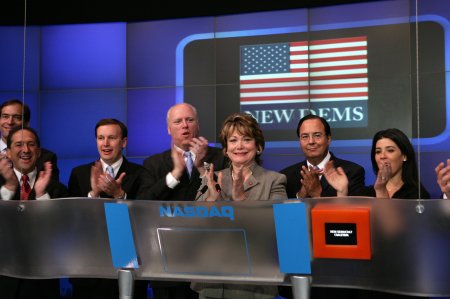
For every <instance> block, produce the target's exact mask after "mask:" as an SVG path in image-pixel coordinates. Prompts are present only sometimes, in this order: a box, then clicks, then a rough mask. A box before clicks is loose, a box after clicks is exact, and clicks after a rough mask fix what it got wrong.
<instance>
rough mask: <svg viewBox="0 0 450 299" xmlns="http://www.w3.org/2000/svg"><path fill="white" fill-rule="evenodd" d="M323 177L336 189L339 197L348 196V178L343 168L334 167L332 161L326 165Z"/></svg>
mask: <svg viewBox="0 0 450 299" xmlns="http://www.w3.org/2000/svg"><path fill="white" fill-rule="evenodd" d="M323 170H324V171H323V175H324V176H325V178H326V179H327V182H328V183H329V184H330V185H331V186H332V187H333V188H334V189H336V192H337V196H347V195H348V178H347V175H346V174H345V171H344V169H342V167H337V168H335V167H334V163H333V161H332V160H330V161H328V162H327V163H326V164H325V167H324V169H323Z"/></svg>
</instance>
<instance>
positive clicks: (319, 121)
mask: <svg viewBox="0 0 450 299" xmlns="http://www.w3.org/2000/svg"><path fill="white" fill-rule="evenodd" d="M296 132H297V136H298V137H299V139H300V147H301V149H302V151H303V154H304V155H305V158H306V159H305V160H304V161H302V162H300V163H296V164H294V165H291V166H289V167H287V168H285V169H283V170H281V171H280V172H281V173H282V174H284V175H286V177H287V185H286V192H287V195H288V197H289V198H304V197H329V196H336V195H337V192H336V190H335V189H334V188H333V187H331V186H330V185H329V184H328V182H327V180H326V179H325V176H323V175H322V171H323V168H324V166H325V164H326V163H327V162H328V161H330V160H332V161H333V164H334V166H335V167H342V168H343V169H344V172H345V173H346V175H347V177H348V180H349V187H348V194H349V195H361V196H364V195H365V185H364V183H365V171H364V168H362V167H361V166H360V165H358V164H356V163H353V162H350V161H346V160H342V159H339V158H337V157H336V156H334V155H333V154H332V153H331V152H330V151H329V147H330V143H331V128H330V125H329V124H328V122H327V121H326V120H325V119H324V118H322V117H320V116H317V115H312V114H309V115H306V116H305V117H303V118H302V119H300V121H299V122H298V125H297V131H296ZM279 291H280V295H282V296H283V297H286V298H292V289H291V288H290V287H280V288H279ZM356 295H357V292H356V291H355V290H350V289H336V288H312V290H311V298H355V296H356Z"/></svg>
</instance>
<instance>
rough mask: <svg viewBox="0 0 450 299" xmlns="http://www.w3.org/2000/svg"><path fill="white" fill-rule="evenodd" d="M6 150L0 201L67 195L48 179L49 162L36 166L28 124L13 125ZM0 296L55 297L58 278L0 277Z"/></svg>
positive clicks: (0, 159) (35, 140) (0, 158)
mask: <svg viewBox="0 0 450 299" xmlns="http://www.w3.org/2000/svg"><path fill="white" fill-rule="evenodd" d="M6 144H7V151H6V155H5V154H0V174H1V177H0V185H1V190H0V193H1V197H2V200H19V199H20V200H41V199H50V198H59V197H67V195H68V192H67V189H66V187H65V186H64V185H63V184H61V183H60V182H59V181H56V180H54V179H53V178H52V175H51V174H52V165H51V163H50V162H46V163H45V164H44V169H43V170H41V171H38V169H37V167H36V163H37V160H38V159H39V155H40V141H39V137H38V135H37V133H36V132H35V131H34V130H33V129H31V128H29V127H24V128H21V127H15V128H13V129H12V130H11V131H10V132H9V135H8V138H7V139H6ZM0 294H2V295H1V297H2V298H11V299H22V298H24V299H25V298H59V280H58V279H38V280H36V279H21V278H14V277H6V276H0Z"/></svg>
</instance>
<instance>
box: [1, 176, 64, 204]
mask: <svg viewBox="0 0 450 299" xmlns="http://www.w3.org/2000/svg"><path fill="white" fill-rule="evenodd" d="M38 178H39V172H38V173H37V175H36V180H37V179H38ZM4 184H5V179H4V178H3V177H2V176H0V185H1V186H3V185H4ZM46 191H47V193H48V194H49V195H50V198H64V197H67V196H69V192H68V191H67V188H66V186H64V184H62V183H60V182H59V181H56V180H54V179H53V177H52V178H51V179H50V182H49V183H48V186H47V189H46ZM35 199H36V191H35V190H34V186H33V188H32V189H31V193H30V196H29V197H28V200H35ZM12 200H20V186H17V189H16V192H15V193H14V196H13V198H12Z"/></svg>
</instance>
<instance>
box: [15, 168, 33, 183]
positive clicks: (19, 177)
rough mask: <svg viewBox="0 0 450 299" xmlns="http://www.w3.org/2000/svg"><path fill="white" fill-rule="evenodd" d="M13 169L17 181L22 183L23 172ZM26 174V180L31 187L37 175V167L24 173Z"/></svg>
mask: <svg viewBox="0 0 450 299" xmlns="http://www.w3.org/2000/svg"><path fill="white" fill-rule="evenodd" d="M13 169H14V173H15V174H16V177H17V179H18V180H19V183H20V184H22V180H21V179H22V175H23V173H21V172H20V171H19V170H17V169H15V168H13ZM26 175H27V176H28V181H29V184H30V186H31V187H33V186H34V181H35V180H36V176H37V169H36V167H35V168H34V169H33V171H31V172H29V173H27V174H26Z"/></svg>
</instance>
